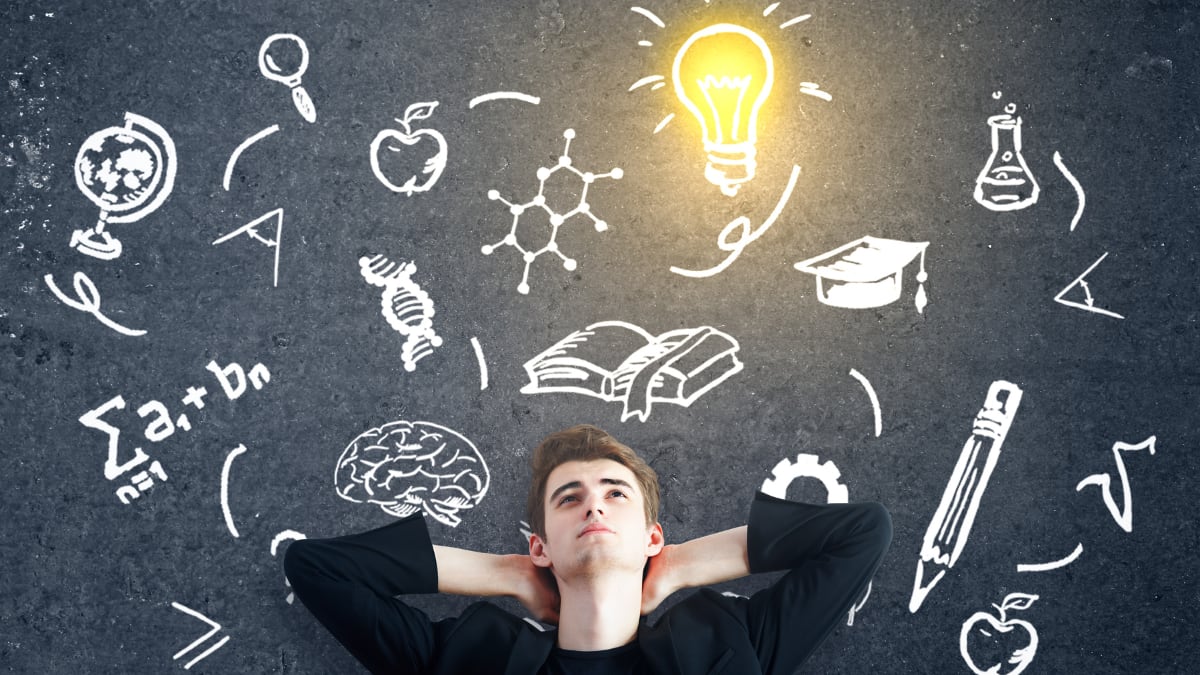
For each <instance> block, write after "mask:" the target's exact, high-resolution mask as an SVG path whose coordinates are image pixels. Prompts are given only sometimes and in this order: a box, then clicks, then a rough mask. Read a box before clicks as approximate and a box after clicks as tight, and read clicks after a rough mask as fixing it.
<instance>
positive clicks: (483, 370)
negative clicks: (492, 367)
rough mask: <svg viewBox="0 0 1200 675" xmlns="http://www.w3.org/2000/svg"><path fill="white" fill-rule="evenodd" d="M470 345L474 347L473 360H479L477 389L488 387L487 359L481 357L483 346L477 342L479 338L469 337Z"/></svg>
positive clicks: (481, 389)
mask: <svg viewBox="0 0 1200 675" xmlns="http://www.w3.org/2000/svg"><path fill="white" fill-rule="evenodd" d="M471 346H472V347H474V348H475V360H476V361H479V390H480V391H483V390H484V389H487V387H488V370H487V361H485V360H484V358H483V347H482V346H481V345H480V344H479V338H474V337H473V338H471Z"/></svg>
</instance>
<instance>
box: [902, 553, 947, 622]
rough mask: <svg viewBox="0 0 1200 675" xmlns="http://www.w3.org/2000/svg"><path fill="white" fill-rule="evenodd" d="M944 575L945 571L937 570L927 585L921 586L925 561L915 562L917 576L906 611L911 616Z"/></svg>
mask: <svg viewBox="0 0 1200 675" xmlns="http://www.w3.org/2000/svg"><path fill="white" fill-rule="evenodd" d="M945 574H946V570H944V569H942V570H938V573H937V574H936V575H934V577H933V578H932V579H930V580H929V583H928V584H925V585H922V583H921V582H922V581H924V579H925V561H923V560H918V561H917V576H916V578H915V579H913V592H912V598H910V599H909V601H908V611H909V613H911V614H916V613H917V610H918V609H921V604H922V603H924V602H925V596H927V595H929V591H931V590H933V587H934V586H936V585H937V582H939V581H941V580H942V576H943V575H945Z"/></svg>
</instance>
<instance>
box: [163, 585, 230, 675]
mask: <svg viewBox="0 0 1200 675" xmlns="http://www.w3.org/2000/svg"><path fill="white" fill-rule="evenodd" d="M171 606H172V607H174V608H175V609H177V610H179V611H181V612H183V613H185V614H188V615H191V616H194V617H196V618H197V619H200V620H201V621H203V622H204V623H206V624H208V625H210V626H212V630H210V631H208V632H207V633H205V634H204V635H201V636H200V637H199V638H198V639H197V640H196V641H195V642H193V643H192V644H190V645H188V646H186V647H184V648H183V649H181V650H179V651H178V652H176V653H175V656H172V657H171V659H172V660H175V659H178V658H179V657H181V656H183V655H184V654H186V653H188V652H190V651H192V650H193V649H195V648H196V647H197V646H198V645H199V644H200V643H202V642H204V641H205V640H207V639H208V638H210V637H212V636H214V635H216V634H217V633H219V632H221V624H219V623H217V622H216V621H213V620H212V619H210V618H208V617H207V616H204V615H203V614H201V613H200V612H197V611H196V610H194V609H191V608H188V607H184V606H183V605H181V604H179V603H178V602H172V603H171ZM226 642H229V636H228V635H226V636H225V637H223V638H221V639H220V640H218V641H217V643H216V644H215V645H213V646H211V647H209V648H208V649H205V650H204V651H203V652H201V653H200V655H199V656H197V657H196V658H194V659H192V660H191V661H188V662H187V664H185V665H184V666H183V669H184V670H189V669H191V667H192V666H194V665H196V663H197V662H198V661H203V660H204V659H205V658H206V657H207V656H208V655H209V654H212V653H213V652H215V651H217V650H218V649H220V648H221V647H223V646H225V643H226Z"/></svg>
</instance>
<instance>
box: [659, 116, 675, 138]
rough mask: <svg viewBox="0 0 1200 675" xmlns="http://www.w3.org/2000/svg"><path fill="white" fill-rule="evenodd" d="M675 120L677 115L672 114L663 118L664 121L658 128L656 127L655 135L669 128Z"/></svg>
mask: <svg viewBox="0 0 1200 675" xmlns="http://www.w3.org/2000/svg"><path fill="white" fill-rule="evenodd" d="M673 119H675V113H671V114H670V115H667V116H666V117H664V118H662V121H661V122H659V123H658V126H656V127H654V133H656V134H657V133H658V132H660V131H662V130H663V129H665V128H666V127H667V125H668V124H670V123H671V120H673Z"/></svg>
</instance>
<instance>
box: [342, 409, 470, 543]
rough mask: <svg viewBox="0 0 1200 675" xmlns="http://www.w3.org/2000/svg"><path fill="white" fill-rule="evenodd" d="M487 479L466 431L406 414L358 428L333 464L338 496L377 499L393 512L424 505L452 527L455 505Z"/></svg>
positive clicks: (462, 505) (464, 504) (464, 505)
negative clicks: (408, 418)
mask: <svg viewBox="0 0 1200 675" xmlns="http://www.w3.org/2000/svg"><path fill="white" fill-rule="evenodd" d="M489 480H490V478H489V475H488V469H487V464H486V463H485V462H484V460H483V456H482V455H481V454H479V450H478V449H477V448H476V447H475V444H474V443H472V442H471V441H470V440H468V439H467V438H466V437H465V436H463V435H462V434H460V433H458V432H457V431H454V430H453V429H449V428H447V427H444V426H441V425H439V424H434V423H432V422H408V421H405V420H397V421H395V422H389V423H388V424H384V425H383V426H380V427H378V428H374V429H368V430H367V431H364V432H363V433H361V434H359V435H358V437H357V438H355V439H354V440H353V441H351V442H350V445H348V446H346V449H345V450H344V451H343V452H342V455H341V457H339V458H338V461H337V467H336V469H335V470H334V484H335V485H336V486H337V493H338V496H339V497H341V498H342V499H345V500H347V501H351V502H357V503H368V504H378V505H379V507H380V508H382V509H383V511H384V513H387V514H390V515H393V516H396V517H398V518H403V517H405V516H408V515H411V514H413V513H416V512H417V511H423V512H424V514H425V515H426V516H428V517H430V518H433V519H434V520H437V521H438V522H440V523H442V524H444V525H449V526H451V527H457V526H458V524H459V523H460V522H462V519H461V518H460V517H459V515H458V512H459V511H461V510H464V509H469V508H472V507H474V506H476V505H478V504H479V502H480V501H482V500H483V496H484V495H485V494H487V489H488V482H489Z"/></svg>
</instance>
